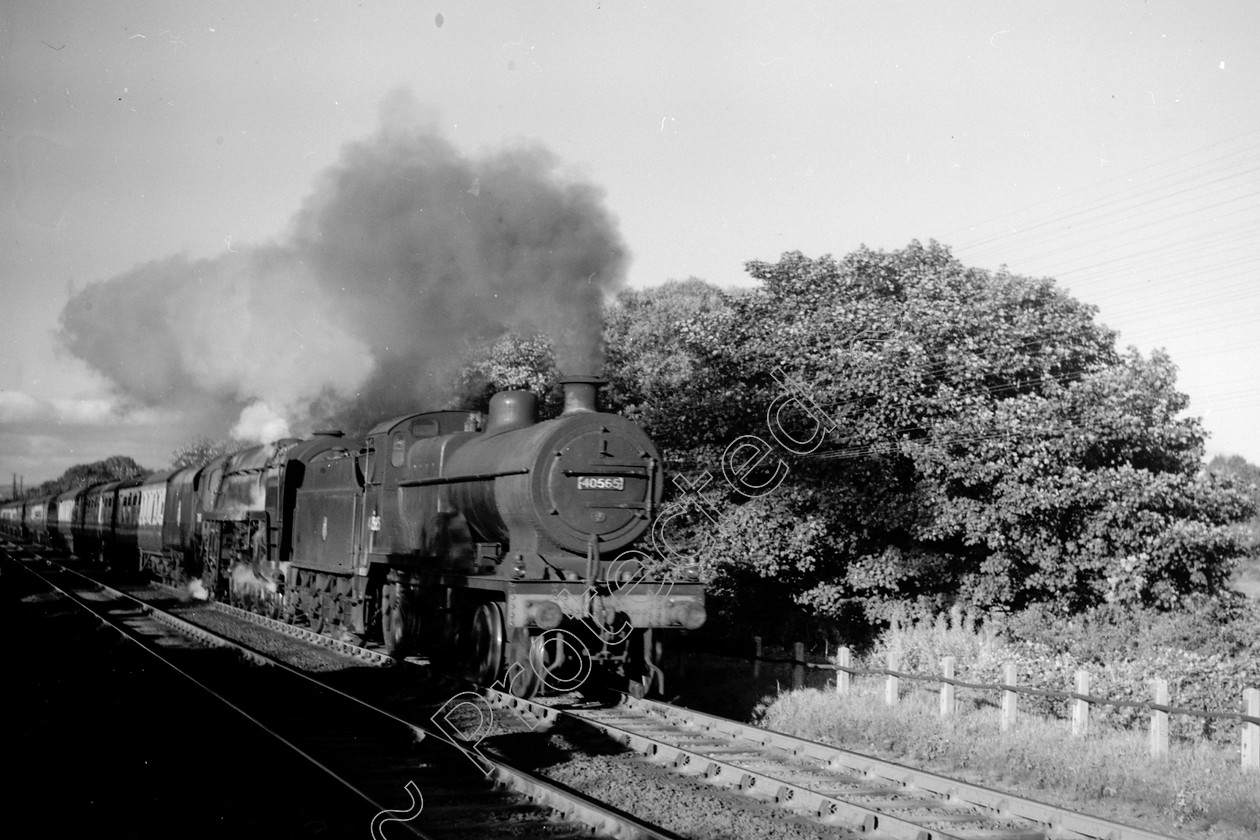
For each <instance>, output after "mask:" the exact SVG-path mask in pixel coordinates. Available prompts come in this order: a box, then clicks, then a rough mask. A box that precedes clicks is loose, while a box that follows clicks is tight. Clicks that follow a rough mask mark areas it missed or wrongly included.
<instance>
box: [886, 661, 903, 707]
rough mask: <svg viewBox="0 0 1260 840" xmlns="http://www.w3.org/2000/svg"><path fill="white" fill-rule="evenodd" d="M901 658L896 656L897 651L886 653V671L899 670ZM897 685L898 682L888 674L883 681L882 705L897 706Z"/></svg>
mask: <svg viewBox="0 0 1260 840" xmlns="http://www.w3.org/2000/svg"><path fill="white" fill-rule="evenodd" d="M900 660H901V657H899V656H898V655H897V651H895V650H890V651H888V670H889V671H896V670H899V668H898V665H899V664H900ZM897 683H898V680H897V678H896V677H894V676H893V675H892V674H889V675H888V676H887V677H886V678H885V680H884V704H885V705H888V706H895V705H897Z"/></svg>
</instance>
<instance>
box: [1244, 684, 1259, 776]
mask: <svg viewBox="0 0 1260 840" xmlns="http://www.w3.org/2000/svg"><path fill="white" fill-rule="evenodd" d="M1243 706H1244V707H1245V708H1246V710H1247V711H1246V714H1247V715H1248V716H1250V717H1260V688H1249V689H1247V690H1246V691H1244V692H1243ZM1242 766H1243V769H1244V770H1260V723H1248V722H1247V721H1243V725H1242Z"/></svg>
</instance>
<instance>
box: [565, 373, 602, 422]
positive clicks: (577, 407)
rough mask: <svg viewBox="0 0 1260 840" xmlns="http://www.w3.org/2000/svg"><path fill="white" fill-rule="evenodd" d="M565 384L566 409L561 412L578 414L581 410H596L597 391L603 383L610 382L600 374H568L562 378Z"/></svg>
mask: <svg viewBox="0 0 1260 840" xmlns="http://www.w3.org/2000/svg"><path fill="white" fill-rule="evenodd" d="M560 384H561V385H562V386H564V411H563V412H561V414H576V413H577V412H579V411H595V410H596V408H595V392H596V391H597V390H599V387H600V386H601V385H607V384H608V383H607V382H605V381H604V380H602V379H600V378H599V377H598V376H583V375H575V376H566V377H565V378H564V379H561V380H560Z"/></svg>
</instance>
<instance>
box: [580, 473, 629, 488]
mask: <svg viewBox="0 0 1260 840" xmlns="http://www.w3.org/2000/svg"><path fill="white" fill-rule="evenodd" d="M578 489H579V490H625V489H626V480H625V479H624V478H622V477H621V476H619V475H617V476H595V475H583V476H578Z"/></svg>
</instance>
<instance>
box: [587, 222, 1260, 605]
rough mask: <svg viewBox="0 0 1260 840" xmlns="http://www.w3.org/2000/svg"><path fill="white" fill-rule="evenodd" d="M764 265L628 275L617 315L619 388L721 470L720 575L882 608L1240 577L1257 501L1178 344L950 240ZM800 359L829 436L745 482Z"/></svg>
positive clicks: (1044, 597)
mask: <svg viewBox="0 0 1260 840" xmlns="http://www.w3.org/2000/svg"><path fill="white" fill-rule="evenodd" d="M747 268H748V271H749V273H750V274H751V275H752V276H753V277H754V278H756V279H758V280H760V281H761V285H760V286H759V287H757V288H755V289H753V290H751V291H747V292H740V293H726V292H722V291H720V290H718V289H716V288H714V287H710V286H706V285H704V284H699V283H696V282H694V281H692V282H690V283H688V284H673V285H670V284H667V285H666V286H663V287H660V289H659V290H646V291H640V292H633V293H629V294H625V295H623V296H622V298H621V299H620V301H619V306H618V307H616V308H614V310H613V312H612V315H611V317H610V318H609V326H608V335H609V367H610V371H609V374H608V375H609V378H610V379H611V380H612V381H613V382H614V383H616V385H615V388H614V389H612V392H611V394H610V396H612V397H613V398H614V400H616V401H619V403H620V404H619V405H618V406H617V407H619V408H620V409H621V410H623V411H624V412H625V413H627V414H628V415H630V416H632V417H635V418H636V419H640V420H641V421H642V422H644V424H645V425H646V426H647V427H648V429H649V431H650V432H651V433H652V434H653V435H654V436H655V437H656V438H657V440H658V443H660V444H662V445H663V446H664V447H666V449H667V451H668V452H669V454H670V456H671V459H672V460H673V462H674V463H676V464H681V465H684V468H687V469H690V470H691V471H692V473H693V474H694V473H696V472H698V471H707V472H708V473H709V475H710V477H716V478H717V479H718V480H717V481H710V483H709V485H708V490H707V496H708V498H707V502H708V504H709V505H710V506H711V510H714V511H716V512H717V514H718V515H717V517H716V518H717V526H716V528H715V535H714V539H712V540H710V541H709V542H708V543H707V545H706V554H707V555H708V556H710V557H719V558H722V559H721V561H720V562H718V564H717V568H714V569H712V573H713V574H714V575H715V583H716V584H717V586H718V589H719V590H720V589H721V587H722V586H723V585H725V584H726V583H729V582H732V581H738V580H744V581H753V582H755V583H757V585H758V586H759V587H761V588H760V590H759V591H762V592H765V591H767V590H766V589H765V585H766V584H767V583H769V584H772V585H773V586H774V587H777V588H778V589H779V590H781V591H784V592H790V593H791V595H792V597H793V598H794V599H795V600H796V601H797V603H798V604H801V605H804V606H806V607H808V608H809V609H811V610H813V611H814V612H815V613H816V614H820V615H824V616H833V617H838V616H841V615H844V614H845V613H846V612H851V611H852V610H853V609H854V608H860V610H861V611H862V612H863V613H864V614H865V615H866V616H868V617H870V616H882V615H887V614H888V612H889V610H891V609H894V608H897V607H900V606H905V605H907V604H920V605H922V606H924V607H929V608H939V607H942V606H945V605H948V604H951V603H954V602H959V601H961V602H967V603H972V604H976V605H978V606H986V607H993V606H998V607H1006V608H1019V607H1021V606H1024V605H1027V604H1030V603H1044V604H1049V605H1052V606H1053V607H1055V608H1058V609H1062V610H1073V609H1079V608H1082V607H1085V606H1088V605H1091V604H1097V603H1108V602H1110V603H1135V604H1147V605H1154V606H1160V607H1164V608H1168V607H1173V606H1175V605H1176V604H1177V603H1178V601H1179V599H1180V598H1182V597H1183V596H1186V595H1188V594H1191V593H1201V592H1214V591H1217V590H1219V589H1220V588H1221V587H1222V586H1223V585H1224V582H1225V580H1226V578H1227V577H1228V574H1229V571H1230V568H1231V565H1232V563H1233V561H1234V560H1235V559H1236V558H1237V557H1238V556H1239V553H1240V551H1241V550H1242V547H1241V546H1240V544H1239V540H1238V539H1237V535H1236V533H1235V532H1234V531H1232V530H1231V528H1230V527H1229V526H1230V524H1231V523H1233V522H1236V521H1237V520H1239V519H1241V518H1246V517H1247V516H1249V515H1250V513H1251V511H1252V510H1253V507H1252V505H1251V502H1250V501H1249V500H1248V499H1247V498H1246V496H1245V494H1243V493H1242V492H1240V490H1239V488H1238V487H1237V486H1236V484H1235V483H1234V482H1231V481H1230V480H1228V479H1224V478H1220V477H1217V476H1214V475H1212V474H1210V473H1209V472H1207V471H1206V470H1204V469H1203V468H1202V456H1203V442H1204V432H1203V430H1202V428H1201V426H1200V424H1199V423H1198V421H1197V420H1195V419H1193V418H1189V417H1186V416H1183V412H1184V410H1185V409H1186V407H1187V402H1188V401H1187V398H1186V397H1185V396H1184V395H1183V394H1181V393H1180V392H1178V391H1177V390H1176V387H1175V368H1174V366H1173V364H1172V362H1171V360H1170V359H1169V358H1168V357H1167V356H1166V355H1165V354H1163V353H1162V352H1156V353H1153V354H1151V355H1150V356H1143V355H1141V354H1139V353H1138V352H1136V351H1135V350H1131V349H1130V350H1127V351H1120V350H1117V348H1116V347H1115V335H1114V333H1113V332H1112V331H1111V330H1109V329H1107V328H1106V327H1105V326H1102V325H1100V324H1098V323H1097V322H1096V321H1095V320H1094V316H1095V310H1094V308H1093V307H1090V306H1087V305H1085V304H1083V303H1081V302H1079V301H1077V300H1075V299H1074V298H1072V297H1071V296H1070V295H1068V294H1067V293H1065V292H1064V291H1062V290H1061V289H1059V288H1058V287H1057V286H1056V285H1055V283H1054V282H1053V281H1052V280H1050V279H1034V278H1028V277H1020V276H1016V275H1012V274H1010V273H1008V272H1007V271H1005V270H1002V271H998V272H988V271H983V270H979V269H973V268H967V267H965V266H963V265H962V264H961V263H960V262H959V261H958V260H956V259H955V258H954V257H953V256H952V254H950V252H949V250H948V249H947V248H945V247H943V246H941V245H938V244H937V243H934V242H933V243H930V244H929V245H927V246H923V245H920V244H919V243H911V245H910V246H908V247H907V248H905V249H902V250H898V251H891V252H884V251H874V250H870V249H866V248H863V249H860V250H858V251H856V252H854V253H852V254H850V255H848V256H846V257H844V258H843V259H841V260H836V259H834V258H832V257H830V256H824V257H820V258H817V259H811V258H808V257H805V256H804V255H802V254H800V253H795V252H793V253H787V254H784V255H783V256H782V258H781V259H780V260H779V261H778V262H776V263H767V262H750V263H749V264H748V266H747ZM785 375H786V379H787V380H789V381H791V382H794V383H795V386H796V387H798V388H800V389H801V390H802V391H803V393H804V394H805V395H807V398H808V401H809V402H812V404H813V405H814V406H816V408H817V410H818V411H819V413H820V414H821V415H823V416H825V417H826V418H827V419H828V420H829V423H828V424H827V425H828V427H829V433H828V434H827V436H826V440H825V442H821V444H820V445H819V446H817V448H816V449H814V450H813V451H809V452H806V453H804V454H794V453H792V452H789V451H785V450H784V449H783V447H782V446H779V445H777V444H776V445H775V446H773V447H772V449H773V451H771V448H767V449H766V451H765V452H764V453H763V454H764V456H765V458H764V463H763V465H762V466H763V468H765V467H767V466H772V465H775V464H777V463H779V462H782V465H783V467H784V468H786V476H785V478H784V479H783V480H782V481H781V482H780V483H776V484H774V485H773V486H772V487H771V486H770V485H769V484H767V487H768V488H769V489H767V491H766V492H765V493H763V494H749V493H746V492H732V490H731V488H730V486H729V484H724V483H723V482H722V481H721V478H722V476H723V472H722V468H723V463H722V454H721V453H722V452H723V451H724V448H725V447H726V446H727V445H729V444H730V443H731V442H732V441H735V440H737V439H739V438H741V436H750V435H755V436H758V437H759V438H760V439H762V440H763V441H765V442H769V443H776V442H775V441H774V439H773V436H772V432H773V431H774V430H773V429H771V428H769V426H770V425H772V424H773V423H775V422H783V421H784V418H785V417H786V418H787V419H788V420H789V421H790V420H791V418H792V415H791V412H789V413H788V414H786V415H785V414H784V413H783V412H778V414H776V415H775V417H773V418H768V417H767V409H768V408H769V407H770V406H771V403H772V402H773V401H774V400H775V398H776V397H778V396H780V395H781V394H783V391H784V386H783V380H784V378H785ZM795 419H796V421H797V422H798V423H803V424H804V425H808V422H809V419H808V418H806V417H804V416H803V415H802V414H801V412H799V411H798V412H797V414H796V418H795ZM727 457H728V458H730V457H731V455H730V453H728V455H727ZM725 466H726V467H728V473H729V467H730V466H731V464H730V463H727V464H726V465H725ZM736 466H738V465H736Z"/></svg>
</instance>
